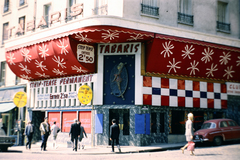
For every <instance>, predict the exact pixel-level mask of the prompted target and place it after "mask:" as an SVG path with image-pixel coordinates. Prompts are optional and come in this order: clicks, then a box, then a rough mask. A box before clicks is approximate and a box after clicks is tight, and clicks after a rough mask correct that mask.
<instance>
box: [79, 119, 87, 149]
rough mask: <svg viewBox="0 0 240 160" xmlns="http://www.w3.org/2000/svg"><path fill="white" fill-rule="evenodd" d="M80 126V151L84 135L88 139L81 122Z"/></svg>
mask: <svg viewBox="0 0 240 160" xmlns="http://www.w3.org/2000/svg"><path fill="white" fill-rule="evenodd" d="M79 126H80V137H79V138H78V140H79V144H78V149H80V146H81V144H80V143H81V142H82V139H83V138H84V135H83V133H84V134H85V137H86V138H87V134H86V132H85V130H84V127H83V126H81V122H79ZM82 149H84V145H83V143H82Z"/></svg>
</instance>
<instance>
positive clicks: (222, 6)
mask: <svg viewBox="0 0 240 160" xmlns="http://www.w3.org/2000/svg"><path fill="white" fill-rule="evenodd" d="M217 29H218V31H227V32H230V24H229V18H228V4H227V3H224V2H220V1H219V2H218V21H217Z"/></svg>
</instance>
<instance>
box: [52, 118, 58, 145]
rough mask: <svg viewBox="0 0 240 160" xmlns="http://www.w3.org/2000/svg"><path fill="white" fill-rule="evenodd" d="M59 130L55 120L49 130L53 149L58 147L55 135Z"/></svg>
mask: <svg viewBox="0 0 240 160" xmlns="http://www.w3.org/2000/svg"><path fill="white" fill-rule="evenodd" d="M59 131H60V129H59V127H58V126H57V125H56V121H54V122H53V125H52V127H51V132H52V135H53V147H55V149H57V148H58V146H57V135H58V132H59Z"/></svg>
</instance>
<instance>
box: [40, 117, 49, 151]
mask: <svg viewBox="0 0 240 160" xmlns="http://www.w3.org/2000/svg"><path fill="white" fill-rule="evenodd" d="M39 129H40V131H41V136H42V145H41V151H42V150H44V151H46V147H47V139H48V136H49V135H50V134H51V131H50V124H49V123H48V118H47V117H45V118H44V122H42V123H41V124H40V127H39Z"/></svg>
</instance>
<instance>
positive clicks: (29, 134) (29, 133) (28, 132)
mask: <svg viewBox="0 0 240 160" xmlns="http://www.w3.org/2000/svg"><path fill="white" fill-rule="evenodd" d="M33 132H34V130H33V125H32V122H31V121H29V122H28V124H27V126H26V128H25V131H24V135H26V136H27V143H26V149H29V150H30V149H31V143H32V137H33Z"/></svg>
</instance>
